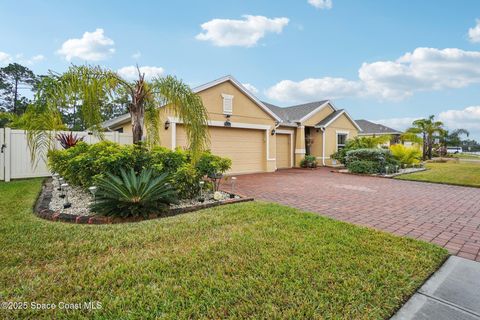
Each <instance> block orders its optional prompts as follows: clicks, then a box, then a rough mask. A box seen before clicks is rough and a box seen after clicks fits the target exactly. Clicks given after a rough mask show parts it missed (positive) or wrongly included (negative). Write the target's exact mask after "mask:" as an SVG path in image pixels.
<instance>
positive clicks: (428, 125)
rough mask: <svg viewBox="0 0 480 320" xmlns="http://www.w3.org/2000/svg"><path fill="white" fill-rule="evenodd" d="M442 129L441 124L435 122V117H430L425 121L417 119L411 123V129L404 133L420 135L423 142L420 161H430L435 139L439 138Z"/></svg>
mask: <svg viewBox="0 0 480 320" xmlns="http://www.w3.org/2000/svg"><path fill="white" fill-rule="evenodd" d="M443 131H444V129H443V122H441V121H435V116H433V115H431V116H430V117H428V118H427V119H418V120H415V121H413V123H412V127H411V128H409V129H407V131H406V133H410V134H412V133H413V134H420V135H421V136H422V140H423V155H422V159H423V160H426V159H427V158H428V159H432V150H433V145H434V143H435V138H436V137H439V136H440V135H441V134H442V132H443Z"/></svg>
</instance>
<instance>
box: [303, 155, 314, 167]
mask: <svg viewBox="0 0 480 320" xmlns="http://www.w3.org/2000/svg"><path fill="white" fill-rule="evenodd" d="M300 167H302V168H316V167H317V158H316V157H315V156H312V155H307V156H305V158H303V159H302V160H301V161H300Z"/></svg>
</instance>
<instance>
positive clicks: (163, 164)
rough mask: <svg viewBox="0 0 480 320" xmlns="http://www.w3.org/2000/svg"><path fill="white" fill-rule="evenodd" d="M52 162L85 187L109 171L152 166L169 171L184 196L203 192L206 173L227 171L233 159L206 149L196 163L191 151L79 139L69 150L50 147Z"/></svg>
mask: <svg viewBox="0 0 480 320" xmlns="http://www.w3.org/2000/svg"><path fill="white" fill-rule="evenodd" d="M48 163H49V166H50V168H51V170H52V171H54V172H57V173H59V174H60V175H61V176H62V177H64V178H65V179H66V180H67V181H68V182H69V183H71V184H72V185H78V186H81V187H83V188H88V187H90V186H92V185H95V184H97V183H98V181H100V180H101V179H102V178H103V177H105V176H106V174H107V173H110V174H112V175H114V176H120V174H121V171H122V170H127V171H128V170H130V169H133V171H134V172H135V173H137V174H139V173H140V172H142V171H143V170H145V169H152V175H153V176H158V175H160V174H164V173H165V174H166V175H167V179H169V181H170V183H171V184H172V185H173V186H174V187H175V188H176V189H177V191H178V195H179V196H180V197H181V198H191V197H194V196H196V195H197V194H198V193H199V182H200V180H201V179H202V177H203V176H208V175H210V174H213V173H214V174H217V173H222V174H223V173H225V172H226V171H227V170H228V169H230V167H231V164H232V161H231V160H230V159H227V158H222V157H219V156H216V155H212V154H211V153H210V152H205V153H204V154H202V155H201V157H200V160H199V161H198V162H197V164H196V165H195V166H194V165H192V164H191V158H190V155H189V153H188V151H183V150H180V149H177V150H175V151H172V150H170V149H167V148H163V147H154V148H152V149H151V150H149V149H147V148H146V147H145V146H142V145H119V144H116V143H113V142H109V141H102V142H99V143H96V144H92V145H88V144H86V143H84V142H79V143H77V145H75V146H74V147H71V148H69V149H67V150H53V151H50V152H49V154H48Z"/></svg>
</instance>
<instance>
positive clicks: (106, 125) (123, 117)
mask: <svg viewBox="0 0 480 320" xmlns="http://www.w3.org/2000/svg"><path fill="white" fill-rule="evenodd" d="M128 119H130V113H125V114H122V115H121V116H118V117H115V118H113V119H110V120H107V121H104V122H102V127H103V128H110V127H111V126H112V125H113V126H116V125H118V124H119V123H123V122H124V121H127V120H128Z"/></svg>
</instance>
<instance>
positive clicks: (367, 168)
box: [347, 160, 378, 174]
mask: <svg viewBox="0 0 480 320" xmlns="http://www.w3.org/2000/svg"><path fill="white" fill-rule="evenodd" d="M347 168H348V171H350V172H351V173H361V174H374V173H378V164H377V163H375V162H373V161H367V160H355V161H351V162H349V163H348V165H347Z"/></svg>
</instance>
